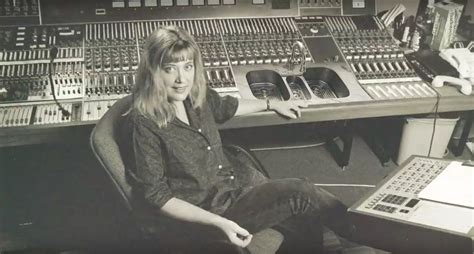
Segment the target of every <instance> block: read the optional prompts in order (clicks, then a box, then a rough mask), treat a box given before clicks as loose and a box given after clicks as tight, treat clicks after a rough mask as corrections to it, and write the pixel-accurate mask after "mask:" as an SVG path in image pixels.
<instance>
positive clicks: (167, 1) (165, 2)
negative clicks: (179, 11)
mask: <svg viewBox="0 0 474 254" xmlns="http://www.w3.org/2000/svg"><path fill="white" fill-rule="evenodd" d="M161 6H173V0H161Z"/></svg>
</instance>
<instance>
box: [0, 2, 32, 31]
mask: <svg viewBox="0 0 474 254" xmlns="http://www.w3.org/2000/svg"><path fill="white" fill-rule="evenodd" d="M38 1H39V0H18V1H16V0H1V1H0V24H12V25H19V24H39V21H40V19H39V14H40V11H39V2H38Z"/></svg>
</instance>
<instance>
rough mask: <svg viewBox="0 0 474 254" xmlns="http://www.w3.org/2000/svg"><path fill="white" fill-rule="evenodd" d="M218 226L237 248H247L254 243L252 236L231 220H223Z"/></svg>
mask: <svg viewBox="0 0 474 254" xmlns="http://www.w3.org/2000/svg"><path fill="white" fill-rule="evenodd" d="M216 226H217V227H219V228H220V229H221V230H222V231H224V233H225V234H226V235H227V237H228V238H229V240H230V242H231V243H233V244H235V245H237V246H240V247H242V248H245V247H247V245H249V243H250V241H252V235H251V234H250V233H249V232H248V231H247V230H245V229H243V228H241V227H240V226H239V225H238V224H237V223H235V222H233V221H231V220H228V219H225V218H223V220H220V221H219V223H217V224H216Z"/></svg>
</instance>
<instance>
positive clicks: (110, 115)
mask: <svg viewBox="0 0 474 254" xmlns="http://www.w3.org/2000/svg"><path fill="white" fill-rule="evenodd" d="M131 103H132V97H131V96H127V97H124V98H122V99H120V100H118V101H117V102H116V103H115V104H114V105H113V106H112V107H111V108H110V109H109V110H108V111H107V113H106V114H105V115H104V116H103V117H102V118H101V119H100V120H99V122H98V123H97V125H96V126H95V128H94V129H93V131H92V133H91V136H90V145H91V149H92V152H93V153H94V154H95V156H96V158H97V159H98V161H99V162H100V164H101V165H102V167H103V168H104V169H105V171H106V173H107V175H108V176H109V177H110V180H111V182H112V183H113V186H114V187H115V189H116V191H117V193H118V195H119V198H120V201H121V203H123V207H124V208H125V210H126V213H127V214H126V218H125V220H120V221H121V222H124V223H123V224H124V227H123V232H121V233H122V234H121V238H123V240H121V241H120V242H121V243H122V245H125V247H126V248H128V249H138V250H142V249H143V248H144V246H146V243H143V245H142V243H141V242H143V241H142V240H143V239H139V238H140V230H139V229H138V225H137V223H136V222H135V223H134V220H133V206H132V205H131V202H130V201H131V195H132V188H131V186H130V185H129V183H128V182H127V178H126V175H125V165H124V162H123V160H122V157H121V154H120V149H119V142H118V134H119V132H118V131H119V130H120V126H121V124H122V121H123V117H121V116H122V115H123V113H124V112H126V111H127V110H128V109H129V107H130V105H131ZM224 149H226V150H227V152H229V153H232V154H235V155H238V156H239V157H242V156H244V157H246V159H247V160H248V161H250V162H252V163H254V165H255V168H257V169H260V170H262V173H263V174H265V175H267V176H268V173H267V172H266V171H264V170H263V167H262V166H261V164H260V163H259V162H258V160H257V159H256V158H254V157H252V156H251V154H250V153H249V152H248V151H246V150H245V149H243V148H241V147H239V146H235V145H228V146H225V148H224ZM137 238H138V239H137ZM282 241H283V235H282V234H281V233H280V232H278V231H276V230H273V229H266V230H263V231H261V232H259V233H257V234H254V237H253V240H252V243H251V244H250V245H249V246H248V248H247V249H248V250H249V252H250V253H252V254H266V253H275V252H276V250H277V249H278V248H279V246H280V244H281V242H282ZM154 247H155V246H153V248H154ZM158 248H159V247H158ZM221 248H222V246H217V250H216V251H219V252H220V253H222V251H221V250H222V249H221ZM145 249H146V248H145ZM178 252H179V251H178ZM229 252H232V251H229ZM159 253H162V252H159ZM179 253H181V252H179Z"/></svg>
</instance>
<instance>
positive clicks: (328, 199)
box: [140, 178, 353, 254]
mask: <svg viewBox="0 0 474 254" xmlns="http://www.w3.org/2000/svg"><path fill="white" fill-rule="evenodd" d="M222 216H224V217H226V218H228V219H230V220H233V221H234V222H236V223H237V224H239V225H240V226H241V227H243V228H245V229H247V230H248V231H249V232H250V233H256V232H259V231H261V230H263V229H266V228H270V227H271V228H274V229H276V230H278V231H280V232H281V233H282V234H283V235H284V242H283V243H282V246H281V247H280V249H281V251H280V250H279V252H278V253H298V254H299V253H312V254H315V253H322V229H323V228H322V226H323V225H324V226H327V227H329V228H330V229H331V230H333V231H334V232H336V233H337V234H338V235H340V236H342V237H348V236H350V235H351V233H352V230H353V229H352V225H351V223H350V222H349V220H348V216H347V207H346V206H345V205H344V204H342V203H341V202H340V201H339V200H338V199H337V198H336V197H335V196H334V195H332V194H331V193H329V192H327V191H325V190H324V189H321V188H319V187H316V186H315V185H314V184H312V183H310V182H308V181H305V180H301V179H295V178H290V179H276V180H267V182H265V183H262V184H258V185H256V186H255V187H252V188H250V190H248V191H247V192H245V194H243V195H241V196H240V197H238V199H237V200H236V201H234V203H233V204H232V205H231V206H230V207H229V208H228V209H227V210H226V211H225V212H224V214H223V215H222ZM140 224H141V231H142V233H144V235H145V236H147V238H149V239H150V240H151V242H152V243H153V242H154V243H156V244H158V246H161V247H162V248H164V249H168V248H170V249H175V248H176V247H179V249H183V248H184V249H188V250H189V251H188V252H191V253H216V252H215V245H210V243H212V242H213V243H222V246H221V247H225V243H226V242H227V243H228V239H227V237H226V235H225V234H224V233H223V232H222V231H221V230H219V229H218V228H216V227H211V226H208V225H202V224H196V223H190V222H185V221H179V220H176V219H173V218H171V217H167V216H159V218H153V219H152V221H150V220H146V221H145V222H143V223H140ZM158 239H159V240H158ZM210 239H213V241H212V242H211V241H210ZM157 240H158V241H157ZM205 248H209V249H212V250H213V251H206V250H205ZM234 248H236V246H234ZM237 248H238V247H237ZM218 249H219V248H218ZM220 253H225V252H223V251H220ZM230 253H245V250H240V251H237V252H235V251H232V252H230Z"/></svg>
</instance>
